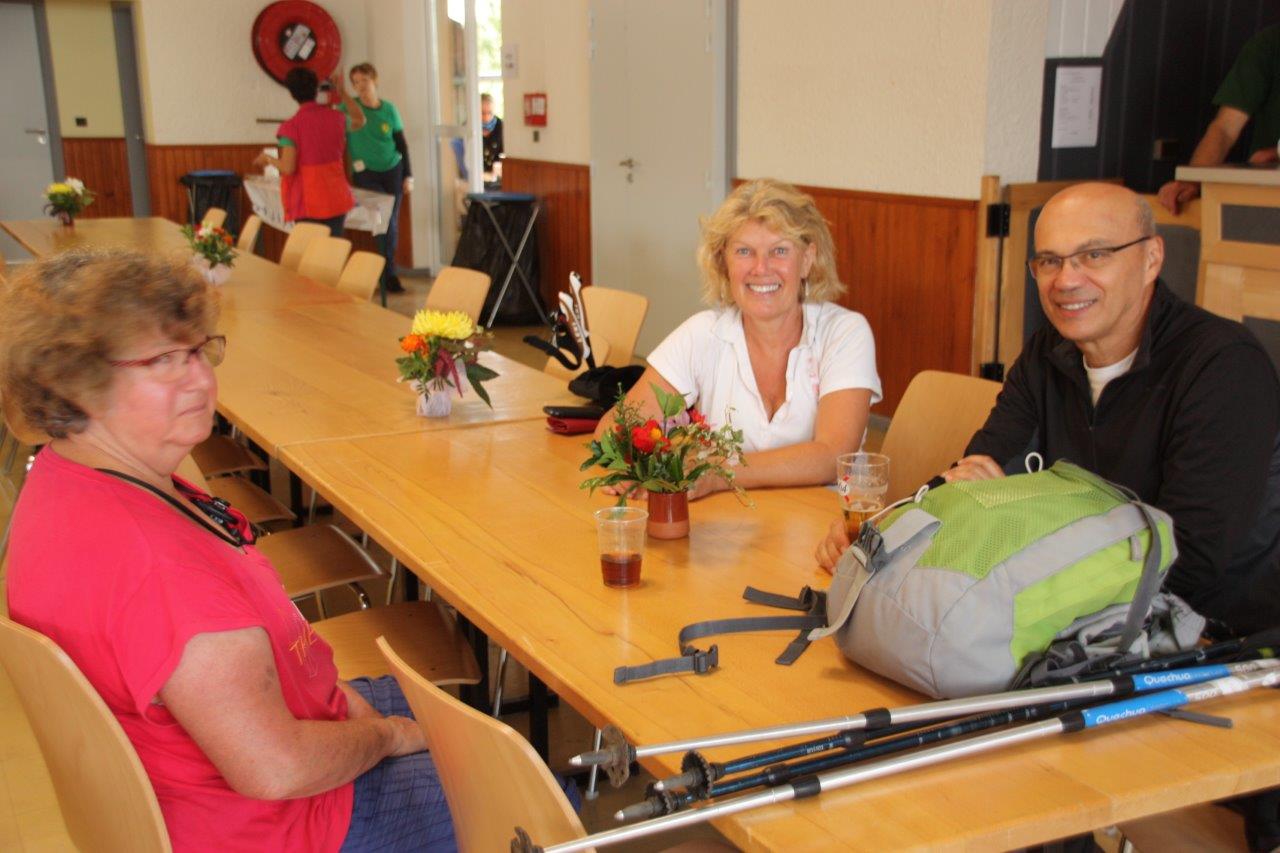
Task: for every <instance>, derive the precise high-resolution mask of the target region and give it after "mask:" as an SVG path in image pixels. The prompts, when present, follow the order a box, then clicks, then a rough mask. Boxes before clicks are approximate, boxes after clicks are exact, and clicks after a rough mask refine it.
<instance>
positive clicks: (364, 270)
mask: <svg viewBox="0 0 1280 853" xmlns="http://www.w3.org/2000/svg"><path fill="white" fill-rule="evenodd" d="M386 265H387V259H386V258H384V257H382V255H379V254H375V253H374V252H352V253H351V258H350V259H349V260H348V261H347V265H346V266H345V267H343V268H342V275H341V276H340V277H339V278H338V290H341V291H342V292H343V293H349V294H351V295H352V296H354V297H355V298H356V299H363V300H369V299H372V298H373V295H374V294H375V293H377V292H378V280H379V279H380V278H381V277H382V269H383V267H385V266H386Z"/></svg>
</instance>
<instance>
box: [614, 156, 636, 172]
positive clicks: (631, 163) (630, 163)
mask: <svg viewBox="0 0 1280 853" xmlns="http://www.w3.org/2000/svg"><path fill="white" fill-rule="evenodd" d="M618 165H619V166H622V167H623V168H626V169H634V168H635V167H636V161H635V160H633V159H632V158H630V157H628V158H627V159H625V160H619V161H618Z"/></svg>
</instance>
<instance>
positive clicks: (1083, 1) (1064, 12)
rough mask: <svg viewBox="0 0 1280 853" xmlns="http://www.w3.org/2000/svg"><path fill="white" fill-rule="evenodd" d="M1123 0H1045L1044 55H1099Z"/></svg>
mask: <svg viewBox="0 0 1280 853" xmlns="http://www.w3.org/2000/svg"><path fill="white" fill-rule="evenodd" d="M1123 8H1124V0H1049V26H1048V29H1047V31H1046V33H1045V46H1044V55H1045V56H1047V57H1049V58H1050V59H1058V58H1066V57H1075V56H1102V52H1103V51H1104V50H1105V49H1106V47H1107V39H1109V38H1110V37H1111V30H1112V29H1114V28H1115V25H1116V18H1118V17H1120V10H1121V9H1123Z"/></svg>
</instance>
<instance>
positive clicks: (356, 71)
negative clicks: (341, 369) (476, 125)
mask: <svg viewBox="0 0 1280 853" xmlns="http://www.w3.org/2000/svg"><path fill="white" fill-rule="evenodd" d="M350 76H351V85H352V87H353V88H354V89H355V90H356V98H357V99H358V101H359V103H360V109H361V110H362V111H363V112H364V115H365V123H364V126H363V127H361V128H359V129H354V128H353V129H351V130H348V131H347V151H348V152H349V153H350V155H351V168H352V172H353V176H352V183H354V184H355V185H356V186H357V187H360V188H361V189H366V190H372V191H374V192H380V193H386V194H387V195H390V196H394V197H395V200H396V201H395V206H394V207H393V208H392V210H391V222H390V224H389V225H388V227H387V233H386V234H383V235H380V236H379V237H377V238H376V241H377V244H378V250H379V251H380V252H381V253H382V256H383V257H384V258H386V259H387V265H386V267H384V268H383V270H382V282H381V285H382V289H383V301H384V302H385V300H386V294H387V293H402V292H404V286H403V285H402V284H401V283H400V279H399V278H398V277H397V276H396V244H397V243H398V242H399V233H400V203H401V202H402V201H403V200H404V196H405V194H406V193H408V192H411V191H412V190H413V175H412V173H411V172H410V169H409V147H408V145H407V144H405V141H404V122H403V121H401V119H400V111H399V110H397V109H396V106H395V104H393V103H391V102H390V101H388V100H386V99H384V98H380V97H378V70H377V69H376V68H374V67H373V65H372V64H371V63H368V62H362V63H360V64H359V65H354V66H352V68H351V71H350ZM339 109H344V107H339Z"/></svg>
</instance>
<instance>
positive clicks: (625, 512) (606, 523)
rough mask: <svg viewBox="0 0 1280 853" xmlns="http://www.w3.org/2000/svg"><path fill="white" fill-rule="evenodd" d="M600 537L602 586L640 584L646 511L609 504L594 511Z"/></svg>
mask: <svg viewBox="0 0 1280 853" xmlns="http://www.w3.org/2000/svg"><path fill="white" fill-rule="evenodd" d="M595 516H596V531H597V533H598V534H599V536H600V572H601V574H603V575H604V585H605V586H613V587H628V586H639V585H640V563H641V561H642V560H643V559H644V530H645V524H646V523H647V522H648V520H649V513H648V512H646V511H645V510H642V509H639V508H638V507H632V506H611V507H608V508H607V509H598V510H596V512H595Z"/></svg>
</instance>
